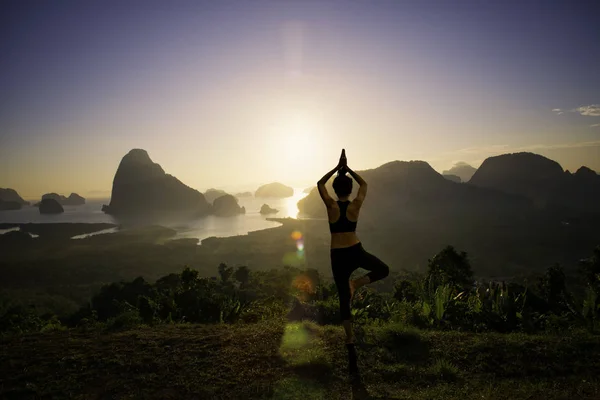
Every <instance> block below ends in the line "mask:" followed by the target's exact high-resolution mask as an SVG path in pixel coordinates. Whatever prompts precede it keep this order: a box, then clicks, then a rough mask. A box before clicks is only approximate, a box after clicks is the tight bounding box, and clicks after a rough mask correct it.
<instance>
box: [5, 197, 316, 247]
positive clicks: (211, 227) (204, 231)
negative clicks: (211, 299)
mask: <svg viewBox="0 0 600 400" xmlns="http://www.w3.org/2000/svg"><path fill="white" fill-rule="evenodd" d="M305 196H306V193H303V189H294V195H293V196H292V197H287V198H272V197H264V198H256V197H254V196H252V197H240V198H239V199H238V204H239V205H240V206H242V207H245V208H246V213H245V214H240V215H236V216H233V217H216V216H214V215H209V216H206V217H203V218H198V219H190V220H185V221H177V222H172V223H167V224H163V225H165V226H167V227H168V228H172V229H175V230H176V231H177V237H180V238H198V239H200V240H202V239H206V238H208V237H211V236H216V237H227V236H237V235H245V234H247V233H248V232H252V231H258V230H262V229H267V228H273V227H276V226H278V225H279V223H277V222H274V221H267V218H287V217H291V218H296V217H297V215H298V206H297V203H298V201H299V200H300V199H302V198H303V197H305ZM109 202H110V200H109V199H88V200H87V201H86V204H84V205H81V206H63V208H64V210H65V212H64V213H61V214H40V212H39V210H38V208H37V207H33V206H24V207H23V208H22V209H20V210H13V211H0V223H3V222H8V223H28V222H32V223H57V222H81V223H110V224H119V221H118V220H117V219H115V218H113V217H112V216H110V215H108V214H105V213H103V212H102V205H103V204H108V203H109ZM263 204H268V205H269V206H270V207H271V208H275V209H277V210H279V211H278V212H277V213H274V214H268V215H262V214H260V208H261V206H262V205H263ZM0 233H3V232H0Z"/></svg>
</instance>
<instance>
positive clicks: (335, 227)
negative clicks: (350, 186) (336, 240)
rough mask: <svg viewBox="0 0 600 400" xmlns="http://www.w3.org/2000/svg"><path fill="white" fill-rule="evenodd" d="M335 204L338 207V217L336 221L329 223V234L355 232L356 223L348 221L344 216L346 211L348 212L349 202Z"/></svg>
mask: <svg viewBox="0 0 600 400" xmlns="http://www.w3.org/2000/svg"><path fill="white" fill-rule="evenodd" d="M337 203H338V206H339V207H340V217H339V218H338V220H337V221H335V222H330V223H329V231H330V232H331V233H340V232H355V231H356V223H357V221H350V220H349V219H348V217H347V216H346V210H348V205H349V204H350V201H339V200H338V201H337Z"/></svg>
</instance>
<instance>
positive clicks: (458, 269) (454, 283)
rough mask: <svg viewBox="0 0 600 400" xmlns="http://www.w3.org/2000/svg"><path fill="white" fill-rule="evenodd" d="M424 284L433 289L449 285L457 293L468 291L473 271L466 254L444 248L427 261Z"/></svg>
mask: <svg viewBox="0 0 600 400" xmlns="http://www.w3.org/2000/svg"><path fill="white" fill-rule="evenodd" d="M426 283H427V285H428V286H429V285H432V286H433V287H434V288H437V287H438V286H442V285H449V286H451V287H453V288H455V289H456V290H458V291H461V290H464V289H468V288H469V287H470V286H472V284H473V271H472V270H471V264H470V263H469V260H468V257H467V253H465V252H464V251H462V252H460V253H459V252H457V251H456V250H455V249H454V247H452V246H446V247H445V248H444V249H443V250H442V251H441V252H439V253H438V254H436V255H435V256H434V257H433V258H432V259H430V260H429V262H428V271H427V278H426Z"/></svg>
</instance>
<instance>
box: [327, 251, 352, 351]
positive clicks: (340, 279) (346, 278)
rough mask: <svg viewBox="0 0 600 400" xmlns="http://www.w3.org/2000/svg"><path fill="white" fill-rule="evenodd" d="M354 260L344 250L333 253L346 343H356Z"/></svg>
mask: <svg viewBox="0 0 600 400" xmlns="http://www.w3.org/2000/svg"><path fill="white" fill-rule="evenodd" d="M352 258H353V257H352V254H350V253H349V252H348V251H345V250H344V249H334V250H332V252H331V269H332V272H333V279H334V281H335V285H336V287H337V290H338V295H339V298H340V316H341V320H342V326H343V327H344V331H345V332H346V343H354V332H353V330H352V312H351V311H350V296H351V293H350V275H352V272H353V271H354V270H355V269H356V267H354V266H353V264H354V262H353V260H352Z"/></svg>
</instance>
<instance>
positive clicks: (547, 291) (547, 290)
mask: <svg viewBox="0 0 600 400" xmlns="http://www.w3.org/2000/svg"><path fill="white" fill-rule="evenodd" d="M538 287H539V291H540V294H541V296H542V298H543V299H544V300H546V303H548V307H549V308H550V311H553V312H556V313H560V312H564V311H568V310H569V307H568V304H569V300H570V296H569V293H568V292H567V286H566V284H565V273H564V271H563V269H562V267H561V266H560V265H558V264H556V265H553V266H552V267H550V268H548V269H547V270H546V273H545V274H544V276H543V277H541V278H540V281H539V283H538Z"/></svg>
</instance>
